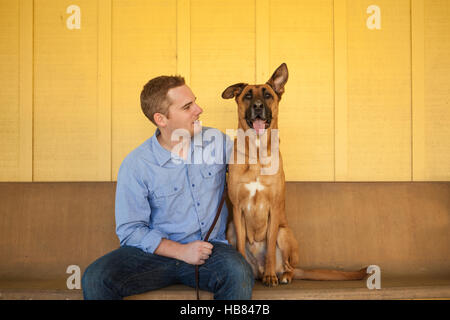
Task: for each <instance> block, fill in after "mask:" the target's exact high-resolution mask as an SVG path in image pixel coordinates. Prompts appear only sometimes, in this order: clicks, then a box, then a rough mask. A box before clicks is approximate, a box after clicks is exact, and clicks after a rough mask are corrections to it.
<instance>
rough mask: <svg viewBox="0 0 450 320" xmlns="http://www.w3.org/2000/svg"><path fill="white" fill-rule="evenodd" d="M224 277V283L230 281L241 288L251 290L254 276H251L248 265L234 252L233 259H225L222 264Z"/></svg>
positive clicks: (250, 269) (251, 272)
mask: <svg viewBox="0 0 450 320" xmlns="http://www.w3.org/2000/svg"><path fill="white" fill-rule="evenodd" d="M224 269H225V270H224V271H225V272H224V277H223V279H224V280H225V281H232V282H234V283H238V284H241V285H242V286H243V287H249V288H253V285H254V283H255V276H254V274H253V271H252V268H251V266H250V264H249V263H248V262H247V261H246V260H245V259H244V257H242V255H241V254H240V253H238V252H236V255H235V257H233V259H227V260H226V262H225V263H224Z"/></svg>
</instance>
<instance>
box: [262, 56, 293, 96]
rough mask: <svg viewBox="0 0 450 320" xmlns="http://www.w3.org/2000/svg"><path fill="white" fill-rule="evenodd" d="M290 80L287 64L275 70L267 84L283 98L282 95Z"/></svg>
mask: <svg viewBox="0 0 450 320" xmlns="http://www.w3.org/2000/svg"><path fill="white" fill-rule="evenodd" d="M288 78H289V72H288V68H287V65H286V63H283V64H281V66H279V67H278V68H277V70H275V72H274V73H273V75H272V77H271V78H270V79H269V81H267V82H266V83H267V84H268V85H269V86H271V87H272V89H273V90H274V91H275V92H276V93H277V94H278V97H279V98H281V95H282V94H283V93H284V85H285V84H286V82H287V80H288Z"/></svg>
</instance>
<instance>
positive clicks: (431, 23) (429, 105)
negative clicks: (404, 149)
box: [414, 0, 450, 181]
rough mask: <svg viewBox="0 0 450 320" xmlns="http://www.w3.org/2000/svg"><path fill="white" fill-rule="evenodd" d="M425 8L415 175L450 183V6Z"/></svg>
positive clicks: (436, 2) (440, 0)
mask: <svg viewBox="0 0 450 320" xmlns="http://www.w3.org/2000/svg"><path fill="white" fill-rule="evenodd" d="M423 5H424V8H423V25H424V27H423V48H424V51H423V52H424V53H423V65H424V66H423V68H424V72H423V82H424V89H423V99H424V103H423V108H422V110H421V109H420V101H419V102H418V103H419V104H418V105H417V107H418V108H419V109H418V110H416V108H414V111H415V112H417V115H416V116H415V117H414V119H415V122H414V124H415V126H416V130H414V134H415V136H414V147H415V148H417V150H416V152H415V153H414V156H415V158H414V160H415V162H416V164H417V165H418V167H417V169H415V170H414V173H415V174H417V176H415V179H416V180H426V181H449V180H450V58H449V57H450V32H449V30H450V20H449V15H450V2H449V1H447V0H427V1H424V3H423ZM415 12H416V13H417V11H415ZM417 20H419V19H417ZM417 63H418V62H417ZM419 76H420V75H419ZM416 81H417V79H416ZM420 83H421V82H420ZM422 147H423V151H422V150H421V148H422ZM416 157H417V158H416ZM421 161H422V162H423V164H421V163H420V162H421ZM422 168H423V169H422ZM421 171H422V172H421Z"/></svg>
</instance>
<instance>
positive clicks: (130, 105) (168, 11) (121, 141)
mask: <svg viewBox="0 0 450 320" xmlns="http://www.w3.org/2000/svg"><path fill="white" fill-rule="evenodd" d="M176 32H177V2H176V0H171V1H168V0H152V1H148V0H133V1H130V0H113V2H112V67H111V68H112V71H111V72H112V171H113V173H112V180H116V179H117V173H118V171H119V167H120V164H121V163H122V161H123V159H124V158H125V156H126V155H127V154H129V153H130V152H131V151H132V150H133V149H134V148H136V147H137V146H139V145H140V144H142V143H143V142H144V141H145V140H147V139H148V138H150V137H151V136H152V135H153V133H154V132H155V126H154V125H153V124H152V123H151V122H150V120H149V119H147V118H146V117H145V115H144V114H143V112H142V110H141V103H140V94H141V91H142V88H143V86H144V85H145V84H146V83H147V82H148V81H149V80H150V79H152V78H154V77H156V76H160V75H174V74H176V73H177V56H176V55H177V34H176Z"/></svg>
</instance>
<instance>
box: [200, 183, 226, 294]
mask: <svg viewBox="0 0 450 320" xmlns="http://www.w3.org/2000/svg"><path fill="white" fill-rule="evenodd" d="M226 195H227V184H226V183H225V187H224V189H223V194H222V199H221V200H220V204H219V208H218V209H217V213H216V216H215V217H214V221H213V223H212V225H211V227H209V230H208V233H207V234H206V236H205V239H204V240H203V241H208V239H209V235H210V234H211V232H212V231H213V229H214V226H215V225H216V223H217V220H219V216H220V212H221V211H222V207H223V204H224V202H225V197H226ZM198 267H199V266H198V265H196V266H195V291H196V293H197V300H200V295H199V289H198V282H199V280H198Z"/></svg>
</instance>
